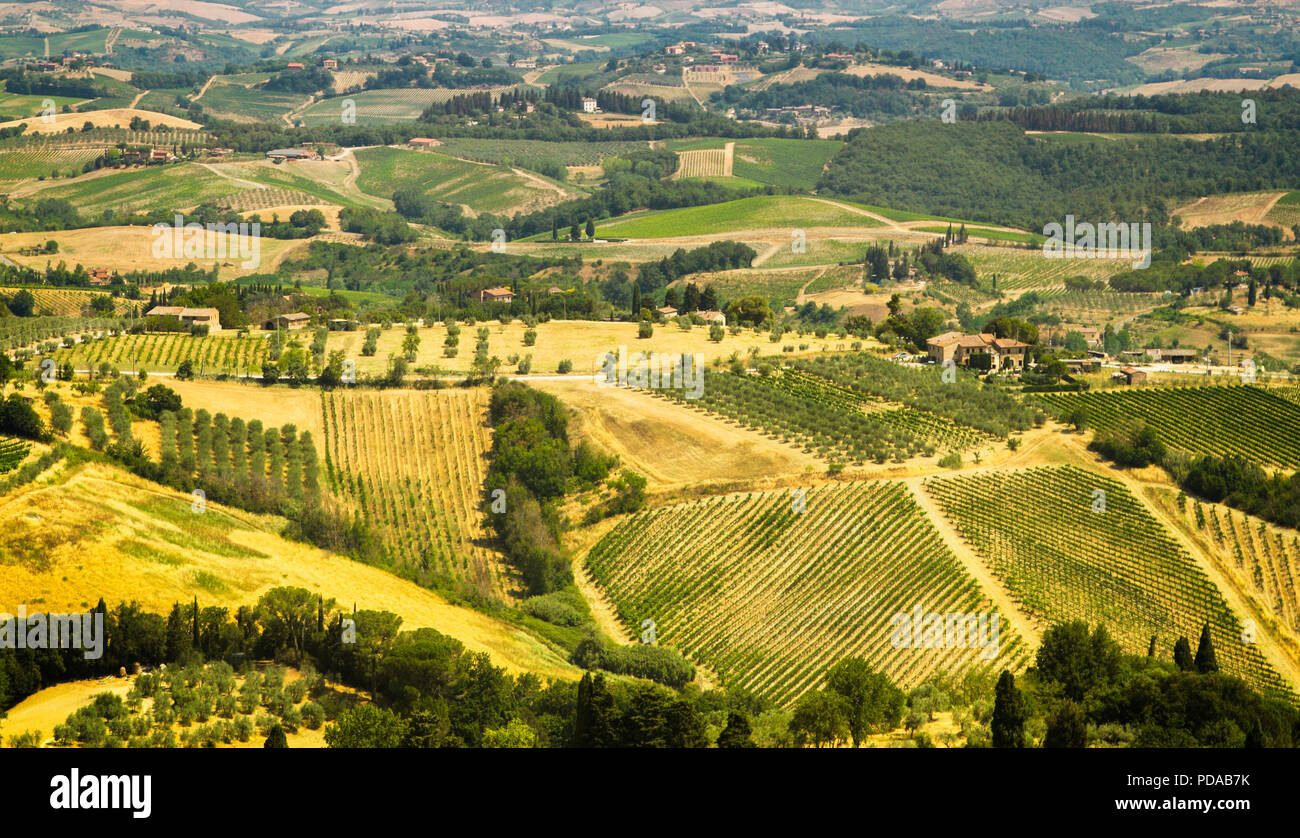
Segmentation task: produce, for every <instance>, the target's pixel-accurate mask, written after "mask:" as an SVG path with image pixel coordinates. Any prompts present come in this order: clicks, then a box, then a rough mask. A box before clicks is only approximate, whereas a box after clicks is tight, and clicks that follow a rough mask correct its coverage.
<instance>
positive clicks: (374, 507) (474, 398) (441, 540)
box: [324, 388, 517, 599]
mask: <svg viewBox="0 0 1300 838" xmlns="http://www.w3.org/2000/svg"><path fill="white" fill-rule="evenodd" d="M487 399H488V391H487V390H486V389H485V388H476V389H472V390H463V389H456V390H436V391H431V390H419V391H409V390H408V391H395V390H387V391H381V392H362V393H338V394H335V393H327V394H325V396H324V416H325V439H326V452H327V454H326V457H327V460H326V462H327V464H328V465H327V467H328V468H329V470H330V473H331V475H332V477H333V483H334V487H335V491H336V493H337V494H338V495H339V496H340V497H341V498H343V499H344V500H345V502H346V503H347V504H348V505H349V506H351V507H352V508H353V509H355V510H356V511H357V512H360V513H362V514H363V516H364V517H365V520H367V521H368V522H369V523H370V525H371V527H372V528H374V529H375V531H376V532H377V533H378V534H379V536H380V537H381V539H382V540H383V544H384V547H385V549H386V551H387V552H388V554H389V556H390V558H391V560H392V561H393V562H394V563H397V564H400V565H404V566H408V567H412V568H415V569H418V570H420V571H426V572H432V573H436V574H439V575H442V576H444V577H447V578H450V579H452V580H455V581H457V582H458V583H459V584H461V585H462V586H463V587H464V588H465V589H466V592H473V593H477V594H479V595H481V596H484V597H489V598H493V597H494V598H497V599H509V598H510V597H511V596H512V595H513V591H514V588H515V587H516V586H517V584H516V582H515V581H514V579H513V578H512V576H511V573H510V571H509V569H508V568H507V566H506V564H505V562H504V561H503V559H502V557H501V555H500V554H499V553H498V552H496V551H495V550H493V549H491V548H490V547H488V546H487V540H488V534H487V533H486V531H485V530H484V528H483V524H482V518H483V513H482V512H481V511H479V509H478V504H479V502H480V500H481V494H480V493H481V491H482V487H483V478H484V474H485V472H486V469H487V463H486V455H487V451H488V449H489V447H490V445H491V438H490V435H489V432H488V428H487V424H486V421H485V420H486V411H487Z"/></svg>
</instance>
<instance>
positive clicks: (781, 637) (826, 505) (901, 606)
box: [586, 482, 1026, 705]
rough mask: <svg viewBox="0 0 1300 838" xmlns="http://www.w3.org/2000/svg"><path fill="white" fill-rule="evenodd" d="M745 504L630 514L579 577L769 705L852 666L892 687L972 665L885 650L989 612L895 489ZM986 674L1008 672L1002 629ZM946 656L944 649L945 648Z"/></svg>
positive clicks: (844, 489) (1016, 661)
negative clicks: (899, 618) (856, 659)
mask: <svg viewBox="0 0 1300 838" xmlns="http://www.w3.org/2000/svg"><path fill="white" fill-rule="evenodd" d="M802 502H803V511H802V512H796V511H795V510H796V506H795V500H794V499H793V498H792V494H791V493H790V492H789V491H784V490H777V491H770V492H754V493H748V494H736V495H727V496H721V497H712V498H708V499H704V500H699V501H693V502H690V503H684V504H680V505H676V506H667V507H660V508H657V509H652V510H645V511H642V512H638V513H636V514H635V515H633V516H631V517H630V518H628V519H627V520H626V521H624V522H623V523H622V524H620V525H619V526H618V527H617V528H616V529H614V530H613V531H611V532H610V533H609V534H607V535H606V536H605V537H604V538H603V539H601V541H600V542H598V543H597V544H596V545H595V546H594V547H593V548H592V549H591V552H590V553H589V554H588V556H587V559H586V564H587V567H588V569H589V570H590V572H591V574H592V576H593V577H594V579H595V581H596V582H597V584H599V585H600V586H601V587H602V588H603V589H604V590H605V591H606V592H607V593H608V595H609V597H610V598H611V600H612V601H613V602H614V604H615V606H616V608H617V611H618V615H619V617H620V618H621V619H622V621H623V623H624V624H625V625H627V626H628V627H630V628H632V629H633V630H635V631H639V627H640V626H641V621H642V620H646V619H650V620H654V621H655V629H656V634H657V636H658V638H659V640H660V642H663V643H665V644H667V645H669V646H672V647H674V648H676V649H678V650H679V651H681V652H683V653H684V654H687V655H689V656H690V657H692V658H694V659H695V660H697V661H699V662H701V663H704V664H706V665H708V666H709V667H711V668H712V669H714V670H715V671H716V672H717V673H718V674H719V675H720V676H721V677H722V678H723V680H724V681H725V682H726V684H727V685H728V686H729V687H743V688H745V689H749V690H752V691H754V692H756V693H758V694H760V695H764V696H767V697H769V698H771V699H773V700H775V701H777V702H779V703H781V704H786V705H788V704H790V703H792V702H793V701H794V700H795V699H796V698H798V696H799V695H800V694H802V693H803V692H805V691H806V690H809V689H812V688H815V687H816V686H817V685H818V683H819V682H820V680H821V678H822V675H823V673H824V672H825V670H826V668H827V667H828V666H830V665H831V664H833V663H835V662H836V661H838V660H840V659H841V658H844V657H848V656H851V655H858V656H862V657H865V658H866V659H867V660H868V661H869V662H870V663H871V664H872V665H873V666H874V667H876V668H877V669H878V670H880V671H883V672H884V673H886V674H887V675H889V676H890V677H891V678H892V679H893V680H894V681H896V682H897V683H899V684H900V685H903V686H905V687H910V686H914V685H916V684H917V683H919V682H920V681H922V680H924V679H925V678H926V677H927V676H928V675H930V674H931V673H933V672H936V671H945V672H960V671H962V670H964V669H967V668H970V667H972V666H977V665H982V664H983V661H981V660H980V654H981V651H980V649H978V648H939V649H935V648H930V649H913V648H895V647H894V645H893V643H892V642H891V631H892V627H891V617H893V615H895V614H897V613H900V612H906V613H911V611H912V609H913V607H914V606H918V605H919V606H921V607H922V609H924V611H925V612H927V613H928V612H938V613H948V612H964V613H975V612H988V611H990V609H991V605H990V602H989V600H988V598H987V597H986V596H985V595H984V593H983V592H982V591H981V590H980V588H979V585H978V583H976V582H975V580H974V579H972V578H971V577H970V576H969V575H967V573H966V572H965V570H964V568H962V566H961V565H960V563H959V562H958V561H957V560H956V558H955V557H953V555H952V554H951V553H950V552H949V551H948V550H947V549H946V548H945V547H944V545H943V542H942V540H941V539H940V537H939V535H938V533H937V532H936V531H935V530H934V528H933V527H932V526H931V525H930V523H929V522H928V521H927V520H926V518H925V515H924V514H923V513H922V511H921V509H920V508H919V507H918V506H917V505H916V503H915V501H914V500H913V499H912V497H911V496H910V494H909V493H908V491H907V488H906V487H905V486H904V485H903V484H901V483H861V482H859V483H841V484H834V485H829V486H818V487H814V488H810V489H808V490H806V494H805V495H803V496H802ZM998 642H999V647H1000V648H999V653H998V655H997V657H996V659H995V660H993V661H990V662H989V665H993V666H996V667H998V668H1002V667H1007V668H1009V669H1012V670H1019V669H1021V668H1022V667H1023V665H1024V663H1025V660H1026V652H1025V649H1024V646H1023V645H1022V643H1021V640H1020V638H1018V637H1015V636H1014V635H1013V634H1012V631H1011V629H1010V627H1009V625H1007V624H1006V623H1005V622H1001V623H1000V627H999V639H998ZM954 645H956V644H954Z"/></svg>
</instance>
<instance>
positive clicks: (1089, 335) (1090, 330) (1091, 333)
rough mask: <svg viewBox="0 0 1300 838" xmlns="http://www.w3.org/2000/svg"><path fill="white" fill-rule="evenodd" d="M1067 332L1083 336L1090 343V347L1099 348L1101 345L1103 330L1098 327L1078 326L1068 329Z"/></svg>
mask: <svg viewBox="0 0 1300 838" xmlns="http://www.w3.org/2000/svg"><path fill="white" fill-rule="evenodd" d="M1066 332H1067V333H1069V332H1078V333H1079V334H1081V335H1083V339H1084V340H1086V341H1087V342H1088V345H1089V346H1099V345H1100V344H1101V330H1100V329H1098V328H1097V327H1096V326H1078V327H1076V328H1067V329H1066Z"/></svg>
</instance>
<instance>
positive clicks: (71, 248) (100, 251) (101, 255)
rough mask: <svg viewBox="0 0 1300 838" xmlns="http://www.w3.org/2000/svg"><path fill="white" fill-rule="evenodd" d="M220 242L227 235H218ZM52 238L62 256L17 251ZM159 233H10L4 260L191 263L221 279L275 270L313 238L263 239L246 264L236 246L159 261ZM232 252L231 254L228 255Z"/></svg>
mask: <svg viewBox="0 0 1300 838" xmlns="http://www.w3.org/2000/svg"><path fill="white" fill-rule="evenodd" d="M214 235H215V236H217V238H218V239H220V238H224V237H225V234H224V233H218V234H214ZM51 239H53V240H54V241H57V242H58V243H59V252H58V253H55V254H45V253H41V254H39V255H36V256H23V255H21V254H19V253H18V252H17V251H18V250H20V249H22V248H24V247H39V246H43V245H44V244H45V243H46V242H47V241H50V240H51ZM154 240H155V234H154V231H153V229H152V228H151V227H86V228H82V229H78V230H57V231H42V232H39V233H10V234H8V235H7V236H6V237H5V243H4V250H5V256H7V257H8V258H10V259H12V260H13V261H15V262H17V263H18V264H20V265H24V266H27V267H32V268H44V267H45V265H46V263H50V264H58V263H59V262H65V263H67V266H68V267H69V268H73V267H75V266H77V265H84V266H85V267H86V269H87V270H89V269H91V268H106V269H108V270H110V271H117V272H118V273H130V272H131V271H157V270H165V269H167V268H172V267H176V268H182V267H184V266H185V265H187V264H188V263H190V262H193V263H194V264H196V265H198V266H199V267H201V268H204V269H208V268H211V267H212V266H213V265H214V264H215V265H219V266H220V268H221V278H222V279H229V278H231V277H236V276H243V275H244V274H249V273H257V272H258V271H268V270H274V269H275V266H276V265H278V264H279V263H280V262H281V261H282V260H283V259H284V257H285V256H286V255H288V254H289V253H291V252H293V251H295V250H298V249H300V248H304V247H306V246H307V242H308V241H309V240H308V239H295V240H292V241H289V240H279V239H269V238H262V239H259V243H260V244H259V246H260V251H261V252H260V254H259V255H258V260H260V261H258V260H249V261H257V262H258V263H257V264H253V265H249V266H245V265H244V264H243V261H244V259H243V258H242V257H240V256H239V255H238V247H237V243H234V242H232V243H231V247H232V249H233V251H234V253H233V255H231V256H228V257H226V258H220V259H217V258H202V257H200V258H195V259H186V258H179V259H159V258H158V257H156V256H154V255H153V245H154ZM228 252H229V251H228Z"/></svg>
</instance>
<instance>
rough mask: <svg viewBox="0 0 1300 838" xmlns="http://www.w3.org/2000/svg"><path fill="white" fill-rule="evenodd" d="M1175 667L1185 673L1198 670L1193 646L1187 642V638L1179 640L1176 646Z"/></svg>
mask: <svg viewBox="0 0 1300 838" xmlns="http://www.w3.org/2000/svg"><path fill="white" fill-rule="evenodd" d="M1174 665H1175V666H1177V667H1178V668H1179V669H1181V670H1182V671H1183V672H1191V671H1193V670H1195V669H1196V662H1195V661H1194V660H1193V659H1192V644H1191V643H1188V642H1187V638H1186V637H1180V638H1178V642H1177V643H1175V644H1174Z"/></svg>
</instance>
